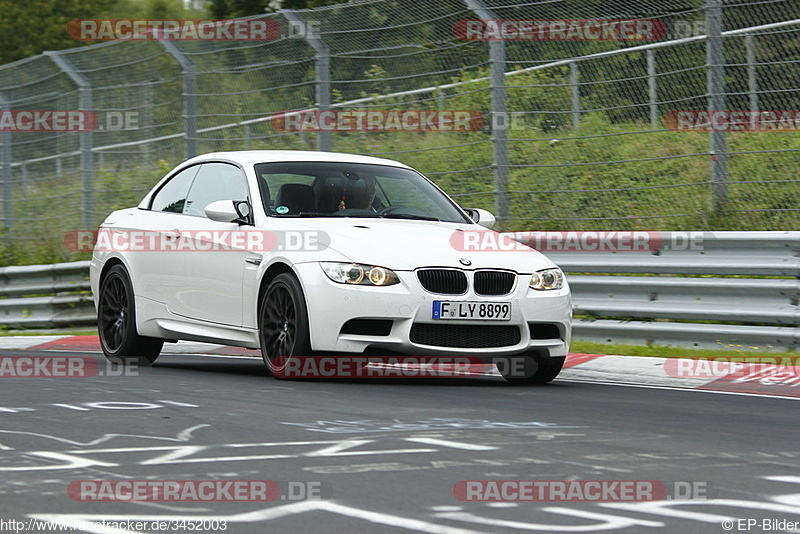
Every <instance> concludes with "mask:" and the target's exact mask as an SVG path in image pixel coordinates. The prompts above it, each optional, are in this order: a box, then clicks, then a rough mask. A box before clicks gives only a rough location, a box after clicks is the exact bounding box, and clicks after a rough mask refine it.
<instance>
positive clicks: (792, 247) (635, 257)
mask: <svg viewBox="0 0 800 534" xmlns="http://www.w3.org/2000/svg"><path fill="white" fill-rule="evenodd" d="M542 234H546V233H544V232H542V233H536V232H523V233H516V234H513V237H515V238H516V239H517V240H520V241H523V242H526V241H527V242H540V243H545V242H546V239H542V237H541V236H542ZM641 234H646V235H645V237H648V236H649V237H650V238H651V240H653V241H658V242H659V243H660V245H661V246H660V247H658V248H657V249H656V250H642V251H638V252H636V251H614V252H612V251H603V252H597V251H589V250H583V251H577V250H555V251H545V254H546V255H547V256H548V257H549V258H550V259H552V260H553V261H554V262H556V263H557V264H558V265H559V266H560V267H561V268H562V269H563V270H564V271H565V272H567V273H568V280H569V282H570V286H571V288H572V294H573V307H574V310H575V315H576V320H575V321H574V323H573V331H574V335H575V337H576V339H582V340H587V341H598V342H602V343H610V342H614V343H633V344H637V345H641V344H657V345H672V346H682V347H695V348H719V349H742V350H748V349H749V350H753V349H756V348H757V349H760V350H794V349H798V348H800V307H798V301H799V300H800V232H661V233H646V232H641ZM537 235H538V236H539V238H538V239H537ZM564 242H566V241H564ZM562 248H563V247H562ZM644 274H647V275H649V276H642V275H644Z"/></svg>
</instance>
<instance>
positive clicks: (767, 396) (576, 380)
mask: <svg viewBox="0 0 800 534" xmlns="http://www.w3.org/2000/svg"><path fill="white" fill-rule="evenodd" d="M556 380H557V381H558V382H562V383H583V384H597V385H598V386H617V387H626V388H644V389H663V390H666V391H690V392H692V393H716V394H718V395H738V396H740V397H761V398H764V399H782V400H793V401H800V397H792V396H788V395H770V394H769V393H745V392H742V391H719V390H714V389H693V388H687V387H678V386H655V385H650V384H621V383H617V382H607V381H601V380H582V379H579V378H569V379H565V380H559V379H556Z"/></svg>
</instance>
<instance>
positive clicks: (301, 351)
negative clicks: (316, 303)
mask: <svg viewBox="0 0 800 534" xmlns="http://www.w3.org/2000/svg"><path fill="white" fill-rule="evenodd" d="M258 337H259V341H260V344H261V356H262V357H263V358H264V363H265V364H266V366H267V369H268V370H269V372H270V374H271V375H272V376H274V377H275V378H279V379H286V378H290V377H288V376H287V373H286V367H287V365H288V364H289V362H290V360H291V358H293V357H297V356H310V355H311V336H310V333H309V326H308V309H307V308H306V299H305V297H304V296H303V288H302V287H301V286H300V281H299V280H297V278H296V277H295V276H294V275H293V274H289V273H282V274H279V275H278V276H276V277H275V279H274V280H273V281H272V282H271V283H270V284H269V286H268V287H267V290H266V291H265V292H264V296H263V297H262V299H261V305H260V306H259V311H258Z"/></svg>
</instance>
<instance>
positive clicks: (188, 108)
mask: <svg viewBox="0 0 800 534" xmlns="http://www.w3.org/2000/svg"><path fill="white" fill-rule="evenodd" d="M158 42H159V43H161V45H162V46H163V47H164V50H166V51H167V53H168V54H169V55H170V56H172V57H173V58H174V59H175V61H177V62H178V65H180V66H181V72H182V73H183V124H184V130H185V133H186V158H187V159H188V158H193V157H194V156H196V155H197V154H198V151H197V108H196V106H197V103H196V99H197V69H196V68H195V66H194V62H193V61H192V60H191V59H190V58H189V57H187V56H186V54H184V53H183V52H181V50H180V48H178V46H177V45H176V44H175V43H173V42H172V41H166V40H159V41H158Z"/></svg>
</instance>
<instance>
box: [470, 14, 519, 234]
mask: <svg viewBox="0 0 800 534" xmlns="http://www.w3.org/2000/svg"><path fill="white" fill-rule="evenodd" d="M464 3H465V4H466V5H467V7H468V8H469V9H471V10H472V11H474V12H475V14H477V15H478V17H480V18H481V20H484V21H485V20H493V19H495V18H496V17H495V16H494V14H493V13H492V12H491V10H489V9H488V8H487V7H486V6H485V5H484V3H483V1H482V0H464ZM489 64H490V65H491V103H492V104H491V105H492V151H493V159H494V165H493V166H494V189H495V212H496V215H497V220H498V222H499V223H500V227H501V228H504V227H505V224H506V222H507V221H508V219H509V217H510V214H509V202H508V129H509V128H510V127H511V119H510V117H509V116H508V108H507V106H506V44H505V41H503V40H502V39H497V40H491V41H489Z"/></svg>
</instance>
